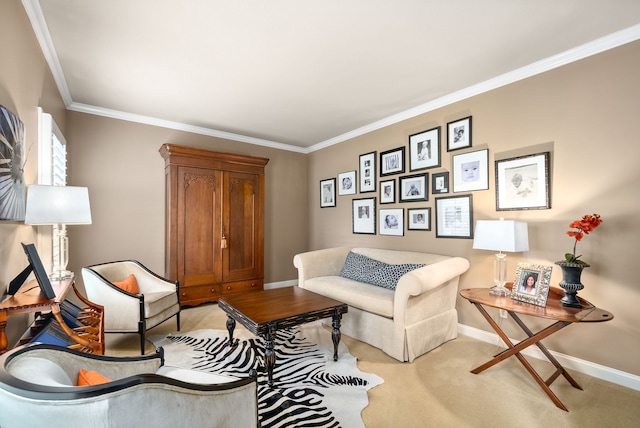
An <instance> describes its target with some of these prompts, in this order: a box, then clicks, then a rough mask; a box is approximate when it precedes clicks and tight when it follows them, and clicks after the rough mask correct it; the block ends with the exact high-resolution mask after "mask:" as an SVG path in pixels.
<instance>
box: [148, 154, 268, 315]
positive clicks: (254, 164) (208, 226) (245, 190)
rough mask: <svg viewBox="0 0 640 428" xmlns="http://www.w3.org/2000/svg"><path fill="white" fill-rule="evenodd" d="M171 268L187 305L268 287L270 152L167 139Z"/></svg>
mask: <svg viewBox="0 0 640 428" xmlns="http://www.w3.org/2000/svg"><path fill="white" fill-rule="evenodd" d="M160 154H161V155H162V157H163V158H164V160H165V192H166V194H165V200H166V213H165V223H166V224H165V276H166V277H167V278H169V279H171V280H172V281H176V280H177V281H179V282H180V305H182V306H194V305H199V304H201V303H204V302H213V301H217V300H218V299H219V298H220V297H221V296H223V295H225V294H231V293H244V292H251V291H256V290H262V289H263V288H264V169H265V166H266V164H267V162H269V159H265V158H258V157H253V156H244V155H236V154H230V153H221V152H214V151H209V150H203V149H196V148H192V147H184V146H177V145H173V144H164V145H162V147H160Z"/></svg>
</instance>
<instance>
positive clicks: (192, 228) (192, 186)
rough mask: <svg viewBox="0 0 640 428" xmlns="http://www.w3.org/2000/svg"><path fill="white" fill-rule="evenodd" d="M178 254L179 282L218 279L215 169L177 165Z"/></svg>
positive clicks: (218, 207) (218, 203)
mask: <svg viewBox="0 0 640 428" xmlns="http://www.w3.org/2000/svg"><path fill="white" fill-rule="evenodd" d="M179 170H180V171H179V173H178V177H179V178H178V186H182V189H183V191H182V192H180V194H179V197H178V207H179V208H178V248H180V249H182V252H181V253H179V254H178V256H179V258H178V265H179V271H180V272H181V273H182V275H181V276H182V278H183V279H182V282H183V283H184V284H185V285H187V284H189V285H196V284H197V285H202V284H207V283H213V282H216V281H220V280H221V279H222V272H221V269H220V265H219V260H220V257H219V256H218V252H219V251H221V249H220V244H219V242H220V230H219V224H220V216H221V213H220V211H221V209H222V206H221V202H222V200H221V195H220V185H221V180H220V178H221V176H220V172H218V171H210V170H206V169H198V168H180V169H179Z"/></svg>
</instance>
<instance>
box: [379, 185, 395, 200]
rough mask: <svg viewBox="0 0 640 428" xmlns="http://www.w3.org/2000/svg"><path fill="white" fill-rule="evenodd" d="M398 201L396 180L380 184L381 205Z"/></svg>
mask: <svg viewBox="0 0 640 428" xmlns="http://www.w3.org/2000/svg"><path fill="white" fill-rule="evenodd" d="M395 201H396V180H395V179H393V180H385V181H381V182H380V204H393V203H394V202H395Z"/></svg>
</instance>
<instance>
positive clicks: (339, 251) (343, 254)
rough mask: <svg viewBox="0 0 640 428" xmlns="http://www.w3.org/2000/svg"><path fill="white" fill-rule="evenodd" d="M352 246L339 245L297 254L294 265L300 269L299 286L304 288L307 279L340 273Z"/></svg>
mask: <svg viewBox="0 0 640 428" xmlns="http://www.w3.org/2000/svg"><path fill="white" fill-rule="evenodd" d="M350 250H351V248H349V247H337V248H327V249H324V250H316V251H309V252H306V253H301V254H296V255H295V256H294V257H293V265H294V266H295V267H296V268H297V269H298V286H299V287H302V288H304V282H305V281H306V280H307V279H311V278H317V277H319V276H335V275H340V271H341V270H342V267H343V266H344V261H345V260H346V259H347V254H349V251H350Z"/></svg>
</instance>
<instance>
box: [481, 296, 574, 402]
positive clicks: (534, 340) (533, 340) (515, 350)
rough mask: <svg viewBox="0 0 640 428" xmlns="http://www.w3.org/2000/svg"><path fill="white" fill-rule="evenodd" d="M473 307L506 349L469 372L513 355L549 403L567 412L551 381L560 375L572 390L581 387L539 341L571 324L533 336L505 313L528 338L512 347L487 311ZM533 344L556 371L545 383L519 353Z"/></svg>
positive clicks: (521, 323) (515, 316)
mask: <svg viewBox="0 0 640 428" xmlns="http://www.w3.org/2000/svg"><path fill="white" fill-rule="evenodd" d="M473 305H475V307H476V308H478V310H479V311H480V313H481V314H482V316H484V317H485V319H486V320H487V322H488V323H489V324H490V325H491V327H492V328H493V329H494V330H495V331H496V333H498V336H500V338H501V339H502V341H503V342H504V343H505V344H506V345H507V347H508V348H507V349H505V350H504V351H502V352H500V353H499V354H497V355H495V356H494V358H493V359H492V360H490V361H487V362H486V363H484V364H482V365H481V366H479V367H476V368H475V369H473V370H471V373H474V374H478V373H480V372H483V371H484V370H486V369H488V368H489V367H492V366H494V365H496V364H498V363H499V362H500V361H504V360H506V359H507V358H509V357H511V356H514V355H515V357H516V358H517V359H518V360H519V361H520V363H522V365H523V366H524V367H525V368H526V369H527V371H528V372H529V374H531V376H532V377H533V378H534V379H535V381H536V382H537V383H538V385H540V387H541V388H542V389H543V390H544V392H546V393H547V395H548V396H549V398H551V401H553V402H554V403H555V405H556V406H558V407H559V408H561V409H562V410H565V411H568V409H567V408H566V407H565V405H564V404H562V401H560V399H559V398H558V397H557V396H556V394H555V393H554V392H553V391H552V390H551V388H549V385H551V384H552V383H553V381H554V380H556V378H557V377H558V376H559V375H561V374H562V375H563V376H564V377H565V379H567V381H568V382H569V383H570V384H571V385H572V386H573V387H574V388H578V389H582V387H581V386H580V385H579V384H578V382H576V381H575V380H574V379H573V378H572V377H571V376H570V375H569V373H568V372H567V371H566V370H565V369H564V367H562V365H560V363H559V362H558V360H556V359H555V358H554V357H553V355H551V353H550V352H549V350H548V349H547V348H546V347H545V346H544V345H543V344H542V343H540V341H541V340H542V339H544V338H545V337H548V336H550V335H552V334H553V333H555V332H557V331H558V330H561V329H562V328H564V327H566V326H568V325H569V324H571V323H570V322H566V321H557V322H555V323H554V324H552V325H550V326H549V327H546V328H544V329H542V330H540V331H539V332H538V333H536V334H534V333H533V332H532V331H531V330H530V329H529V328H528V327H527V326H526V325H525V324H524V323H523V322H522V320H521V319H520V318H519V317H518V315H516V314H515V313H514V312H511V311H507V312H508V313H509V315H510V316H511V318H513V320H514V321H515V322H516V323H517V324H518V326H520V328H521V329H522V330H523V331H524V332H525V333H526V334H527V336H529V338H528V339H525V340H522V341H521V342H518V343H517V344H515V345H514V344H513V343H512V342H511V340H510V339H509V337H508V336H507V335H506V334H505V332H504V331H502V329H501V328H500V326H499V325H498V324H497V323H496V322H495V321H494V320H493V318H491V316H490V315H489V313H487V311H486V310H485V309H484V307H482V305H480V304H479V303H473ZM533 344H535V345H536V346H538V348H540V350H541V351H542V353H543V354H544V355H545V356H546V357H547V359H548V360H549V361H550V362H551V363H552V364H553V365H554V366H555V367H556V371H555V372H554V373H553V375H552V376H551V377H550V378H549V379H547V380H546V381H545V380H544V379H542V377H540V375H539V374H538V372H536V371H535V370H534V368H533V367H532V366H531V364H529V361H527V360H526V358H524V356H523V355H522V354H521V353H520V351H522V350H523V349H525V348H528V347H529V346H531V345H533Z"/></svg>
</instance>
